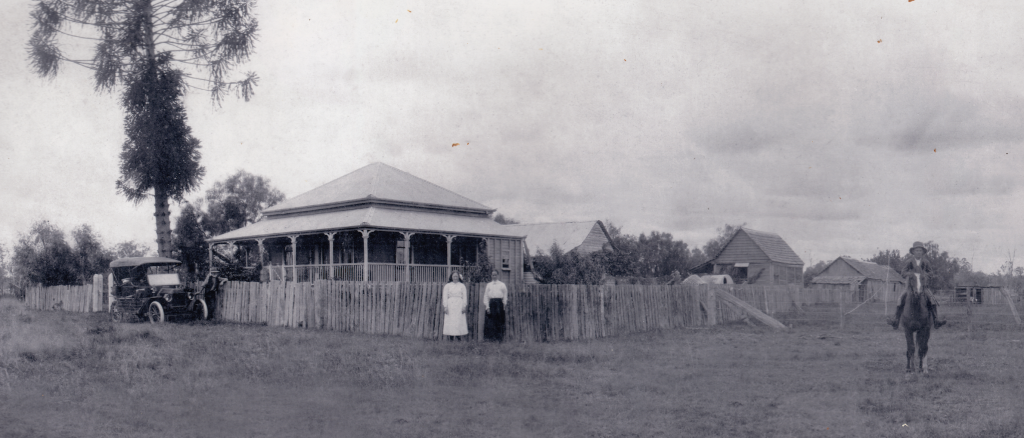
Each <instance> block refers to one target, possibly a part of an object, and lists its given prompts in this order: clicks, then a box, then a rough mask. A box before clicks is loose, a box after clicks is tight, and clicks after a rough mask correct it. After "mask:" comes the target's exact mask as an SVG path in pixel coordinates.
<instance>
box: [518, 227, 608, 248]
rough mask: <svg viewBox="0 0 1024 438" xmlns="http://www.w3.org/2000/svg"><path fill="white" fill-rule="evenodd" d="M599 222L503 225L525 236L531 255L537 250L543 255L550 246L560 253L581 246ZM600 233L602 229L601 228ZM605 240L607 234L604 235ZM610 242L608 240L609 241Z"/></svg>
mask: <svg viewBox="0 0 1024 438" xmlns="http://www.w3.org/2000/svg"><path fill="white" fill-rule="evenodd" d="M598 222H600V221H583V222H557V223H547V224H511V225H505V227H506V228H508V229H509V230H510V232H514V233H515V234H517V235H520V236H526V247H527V250H528V251H530V253H531V254H537V250H538V249H539V250H541V251H544V253H545V254H548V253H550V252H551V245H552V244H556V243H557V244H558V247H559V248H561V249H562V251H565V252H569V251H572V250H573V249H575V248H576V247H578V246H580V245H582V244H583V241H584V240H586V239H587V236H589V235H590V231H591V230H593V229H594V227H595V226H599V225H598ZM601 229H602V231H603V230H604V227H601ZM605 237H606V238H607V234H605ZM609 241H610V239H609Z"/></svg>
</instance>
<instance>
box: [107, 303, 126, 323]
mask: <svg viewBox="0 0 1024 438" xmlns="http://www.w3.org/2000/svg"><path fill="white" fill-rule="evenodd" d="M110 320H111V321H113V322H124V321H125V314H124V309H122V308H121V304H120V303H114V305H113V306H112V307H111V308H110Z"/></svg>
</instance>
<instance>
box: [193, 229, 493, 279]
mask: <svg viewBox="0 0 1024 438" xmlns="http://www.w3.org/2000/svg"><path fill="white" fill-rule="evenodd" d="M485 240H487V239H485V238H483V237H475V236H460V235H455V234H441V233H430V232H413V231H394V230H383V229H371V228H359V229H354V230H352V229H349V230H336V231H327V232H318V233H309V234H290V235H287V236H277V237H261V238H255V239H251V240H239V241H229V242H215V243H213V245H230V246H237V247H240V248H245V249H247V250H248V251H249V252H251V253H254V254H258V256H256V257H254V258H253V259H254V260H253V262H252V263H250V265H251V266H255V265H257V264H258V265H260V266H261V267H262V268H263V271H264V276H263V277H264V279H265V280H270V281H281V280H284V281H300V282H305V281H313V280H317V279H325V280H342V281H385V282H387V281H399V282H412V283H433V282H445V281H447V279H448V277H449V276H450V275H451V272H452V270H460V269H461V267H462V265H463V264H473V263H476V261H477V258H478V255H477V251H478V247H479V246H480V244H481V243H482V242H483V241H485ZM213 245H211V249H210V251H211V253H210V258H211V260H212V258H213ZM256 261H258V262H256Z"/></svg>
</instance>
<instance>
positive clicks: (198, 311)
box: [192, 299, 210, 321]
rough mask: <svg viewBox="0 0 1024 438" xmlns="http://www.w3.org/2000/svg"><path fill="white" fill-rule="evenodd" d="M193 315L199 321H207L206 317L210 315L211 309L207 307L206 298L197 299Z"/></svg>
mask: <svg viewBox="0 0 1024 438" xmlns="http://www.w3.org/2000/svg"><path fill="white" fill-rule="evenodd" d="M192 316H193V317H194V318H195V319H196V320H199V321H206V318H209V317H210V309H209V308H208V307H206V300H203V299H198V300H196V302H195V304H193V305H192Z"/></svg>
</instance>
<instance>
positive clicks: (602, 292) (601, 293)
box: [598, 285, 607, 338]
mask: <svg viewBox="0 0 1024 438" xmlns="http://www.w3.org/2000/svg"><path fill="white" fill-rule="evenodd" d="M604 290H605V286H604V285H601V286H599V289H598V291H599V292H598V294H599V295H600V297H601V337H602V338H604V337H607V335H606V334H605V331H604V326H605V322H604Z"/></svg>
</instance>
